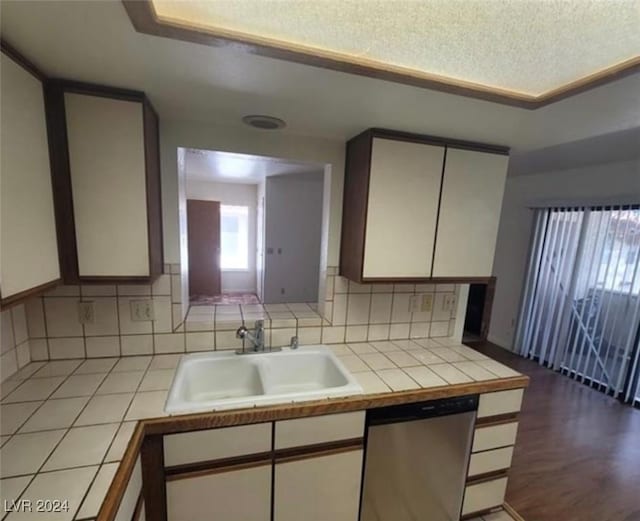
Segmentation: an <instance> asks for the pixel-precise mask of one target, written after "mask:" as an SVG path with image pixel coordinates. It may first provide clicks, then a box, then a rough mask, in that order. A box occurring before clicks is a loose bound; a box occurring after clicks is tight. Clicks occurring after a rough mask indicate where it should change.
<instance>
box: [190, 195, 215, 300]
mask: <svg viewBox="0 0 640 521" xmlns="http://www.w3.org/2000/svg"><path fill="white" fill-rule="evenodd" d="M187 240H188V250H189V296H190V297H191V298H193V297H195V296H201V295H204V296H212V297H213V296H216V295H220V293H221V292H222V291H221V287H222V283H221V275H220V202H219V201H198V200H195V199H188V200H187Z"/></svg>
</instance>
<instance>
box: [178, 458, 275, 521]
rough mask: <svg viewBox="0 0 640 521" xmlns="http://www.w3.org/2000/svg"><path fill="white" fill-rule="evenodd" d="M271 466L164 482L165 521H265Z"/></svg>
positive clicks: (268, 506) (268, 500) (268, 503)
mask: <svg viewBox="0 0 640 521" xmlns="http://www.w3.org/2000/svg"><path fill="white" fill-rule="evenodd" d="M270 518H271V465H262V466H259V467H254V468H244V469H239V470H229V471H225V472H220V473H217V474H209V475H206V476H199V477H194V478H186V479H177V480H172V481H168V482H167V519H168V521H209V520H212V519H219V520H224V521H246V520H251V521H269V519H270Z"/></svg>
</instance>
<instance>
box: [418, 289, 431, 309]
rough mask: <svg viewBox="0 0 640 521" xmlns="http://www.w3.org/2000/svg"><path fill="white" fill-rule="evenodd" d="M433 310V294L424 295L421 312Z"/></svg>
mask: <svg viewBox="0 0 640 521" xmlns="http://www.w3.org/2000/svg"><path fill="white" fill-rule="evenodd" d="M432 309H433V293H425V294H424V295H422V306H421V308H420V311H431V310H432Z"/></svg>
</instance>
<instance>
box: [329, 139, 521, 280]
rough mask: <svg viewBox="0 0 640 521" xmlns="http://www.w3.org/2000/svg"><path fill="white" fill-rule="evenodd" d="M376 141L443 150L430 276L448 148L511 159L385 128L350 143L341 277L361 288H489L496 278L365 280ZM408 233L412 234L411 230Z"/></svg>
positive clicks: (502, 150)
mask: <svg viewBox="0 0 640 521" xmlns="http://www.w3.org/2000/svg"><path fill="white" fill-rule="evenodd" d="M374 138H379V139H389V140H396V141H405V142H410V143H417V144H423V145H431V146H440V147H443V148H444V157H443V161H442V171H441V177H440V179H441V180H440V193H439V196H438V213H437V216H436V229H435V237H434V247H433V252H432V254H431V255H432V257H431V260H432V262H431V264H432V265H431V272H430V274H431V275H433V270H434V269H435V266H434V264H435V258H436V248H437V237H438V223H439V219H440V205H441V202H442V191H443V187H444V179H445V168H446V161H447V152H448V149H449V148H459V149H464V150H473V151H476V152H483V153H489V154H498V155H509V151H510V149H509V148H508V147H505V146H500V145H492V144H483V143H477V142H473V141H462V140H459V139H450V138H443V137H435V136H429V135H422V134H413V133H410V132H401V131H397V130H389V129H382V128H370V129H368V130H365V131H364V132H362V133H360V134H358V135H357V136H355V137H353V138H352V139H350V140H349V141H348V142H347V145H346V157H345V176H344V191H343V198H342V234H341V238H340V267H339V270H338V273H339V274H340V275H341V276H343V277H346V278H348V279H349V280H352V281H354V282H358V283H360V284H489V283H491V282H492V281H493V283H494V284H495V277H491V276H485V277H433V276H429V277H365V276H364V273H363V270H364V255H365V249H366V234H367V212H368V207H369V183H370V178H371V154H372V149H373V140H374ZM407 233H409V234H410V233H411V231H410V230H408V231H407Z"/></svg>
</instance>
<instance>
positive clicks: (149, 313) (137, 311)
mask: <svg viewBox="0 0 640 521" xmlns="http://www.w3.org/2000/svg"><path fill="white" fill-rule="evenodd" d="M130 306H131V321H132V322H147V321H149V320H153V302H151V300H149V299H144V300H132V301H130Z"/></svg>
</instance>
